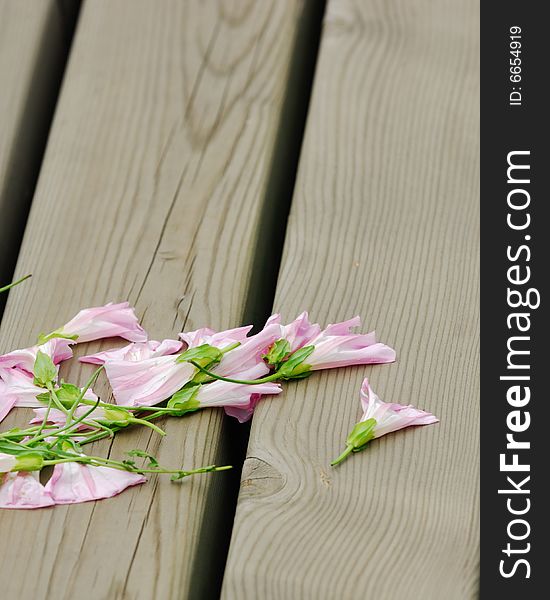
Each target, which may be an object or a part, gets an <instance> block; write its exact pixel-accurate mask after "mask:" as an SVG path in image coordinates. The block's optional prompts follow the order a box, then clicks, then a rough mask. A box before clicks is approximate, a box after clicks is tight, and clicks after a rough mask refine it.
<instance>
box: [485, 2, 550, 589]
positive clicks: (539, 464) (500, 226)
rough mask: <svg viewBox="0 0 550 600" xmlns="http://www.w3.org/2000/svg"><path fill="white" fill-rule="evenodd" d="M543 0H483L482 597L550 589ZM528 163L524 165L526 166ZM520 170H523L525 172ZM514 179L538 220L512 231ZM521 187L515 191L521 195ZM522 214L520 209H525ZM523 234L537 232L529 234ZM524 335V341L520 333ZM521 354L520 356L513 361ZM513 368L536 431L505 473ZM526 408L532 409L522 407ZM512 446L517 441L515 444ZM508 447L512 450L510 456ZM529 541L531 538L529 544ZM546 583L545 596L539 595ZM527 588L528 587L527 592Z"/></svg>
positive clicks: (549, 139) (547, 37)
mask: <svg viewBox="0 0 550 600" xmlns="http://www.w3.org/2000/svg"><path fill="white" fill-rule="evenodd" d="M543 8H545V5H544V3H540V2H524V1H520V0H516V1H515V2H514V1H510V0H501V1H500V2H488V1H486V2H482V5H481V585H480V590H481V598H499V599H501V600H506V599H508V598H514V599H517V598H524V599H527V598H540V597H548V595H549V594H550V592H548V586H547V585H546V575H547V573H550V564H548V560H547V557H548V556H549V555H550V550H549V549H548V548H547V547H546V544H545V542H546V536H547V534H548V531H549V528H548V522H549V517H548V514H549V513H550V493H549V491H548V490H549V487H550V485H549V484H550V469H549V468H548V459H547V456H548V455H549V454H550V445H549V444H548V443H545V442H548V441H550V428H549V425H550V419H549V412H550V411H549V408H548V407H549V398H548V392H547V389H546V386H545V382H546V378H547V373H548V372H550V363H547V359H548V358H549V357H550V352H549V351H548V345H547V340H548V338H550V331H549V328H548V326H547V322H546V319H545V317H544V313H545V312H546V302H547V299H548V295H547V293H546V291H547V287H548V284H547V281H548V278H549V273H550V247H549V246H550V245H549V243H548V239H549V237H550V233H548V232H547V231H546V229H547V227H546V223H545V217H546V214H547V212H548V211H546V210H545V208H546V206H547V205H548V203H549V202H550V194H549V191H548V187H549V185H548V183H547V178H550V152H549V145H550V136H549V133H550V132H549V129H550V128H549V119H548V106H549V105H550V94H548V93H547V91H546V90H548V89H549V88H550V86H549V84H548V82H549V80H550V78H549V73H550V69H549V64H548V59H549V58H550V50H549V48H550V46H549V45H548V42H549V41H550V28H549V27H548V25H547V23H546V19H545V18H544V16H543V12H545V11H543ZM513 26H517V27H520V28H521V42H522V46H521V67H522V72H521V82H511V81H510V75H511V73H510V66H511V65H510V62H509V61H510V59H511V58H512V59H513V58H514V56H512V55H511V54H510V46H509V43H510V37H509V36H510V28H511V27H513ZM513 87H516V88H521V90H516V91H521V94H522V103H521V106H510V103H509V102H510V101H509V96H510V93H511V92H512V91H513V89H512V88H513ZM512 151H529V152H530V154H529V156H527V157H525V156H524V157H522V159H521V160H520V159H515V160H516V162H523V163H524V164H526V163H527V162H528V163H529V164H530V170H529V171H528V173H529V175H528V177H529V179H530V183H529V184H526V185H523V184H517V185H516V184H509V183H508V182H507V167H508V162H507V156H508V153H509V152H512ZM523 172H524V173H525V171H523ZM518 175H519V172H518ZM513 188H523V189H525V190H527V191H528V193H529V195H530V205H529V207H528V208H527V209H526V210H525V211H524V212H525V213H527V212H528V213H529V215H530V218H531V225H530V227H529V229H528V230H524V231H514V230H512V229H510V228H509V226H508V225H507V214H508V213H509V212H513V211H510V209H509V207H508V206H507V195H508V193H509V192H510V191H511V190H512V189H513ZM519 197H520V196H519V195H518V196H517V199H518V200H519ZM518 218H519V217H518ZM525 235H529V236H530V237H531V239H530V240H526V239H525ZM522 244H527V245H528V246H529V247H530V252H531V256H530V260H529V261H528V262H527V261H526V257H527V251H526V250H525V251H524V252H522V254H521V257H522V258H521V259H519V260H518V261H517V262H512V261H510V260H508V257H507V248H508V246H510V247H511V248H512V250H511V254H512V255H515V250H517V249H518V248H519V246H521V245H522ZM520 263H521V265H522V273H524V272H525V271H524V267H525V266H529V268H530V270H531V278H530V281H529V282H528V283H527V284H526V285H523V286H510V284H509V282H508V279H507V271H508V269H509V268H510V266H513V265H515V264H520ZM509 286H510V287H512V288H515V289H521V288H523V290H524V292H526V290H527V289H528V288H530V287H532V288H536V289H538V290H539V292H540V295H541V304H540V307H539V308H537V309H531V308H529V307H525V308H522V309H521V312H526V313H530V314H529V318H530V321H531V328H530V331H529V332H524V333H523V335H525V336H529V337H530V340H529V341H528V342H526V343H525V344H524V348H523V349H528V350H529V351H530V354H529V355H523V356H522V359H523V362H524V363H526V364H529V365H530V368H529V369H528V370H523V371H520V370H509V369H507V355H508V349H507V342H508V340H509V337H510V336H513V335H522V334H518V332H517V330H516V329H515V328H512V329H509V328H508V324H507V317H508V315H509V314H510V313H513V312H519V311H520V309H513V308H510V307H509V306H508V303H507V288H508V287H509ZM522 343H523V342H522ZM516 362H517V361H516ZM510 374H522V375H529V376H530V381H528V382H522V383H524V384H525V385H528V386H529V388H530V392H531V398H530V401H529V403H528V405H526V406H525V407H524V408H523V410H524V411H528V412H529V415H530V419H531V422H530V426H529V428H528V429H527V431H525V432H524V433H521V434H519V433H518V434H516V438H517V439H518V440H523V441H529V442H530V448H529V449H528V450H527V449H525V450H519V451H516V452H517V453H518V457H519V461H520V462H521V463H524V462H525V463H526V464H529V465H530V471H529V472H527V473H521V472H518V473H503V472H501V471H500V465H499V461H500V454H501V453H504V452H506V451H507V450H506V443H507V440H506V434H507V433H509V429H508V425H507V417H508V415H509V414H510V412H511V411H512V410H514V407H512V406H510V405H509V403H508V402H507V398H506V393H507V390H508V388H509V386H510V385H513V384H514V383H513V382H511V381H501V380H500V377H501V376H503V375H510ZM522 418H526V417H525V415H523V416H522ZM508 453H509V455H510V454H512V453H514V451H511V450H508ZM510 460H511V457H510V456H509V458H508V462H510ZM507 475H510V476H511V477H512V478H513V479H514V480H515V481H516V482H520V481H521V480H522V479H523V478H524V477H526V476H530V480H529V482H528V483H527V484H526V485H523V486H522V488H523V489H529V490H530V493H529V494H515V495H506V494H499V493H498V490H499V489H510V488H511V487H512V486H511V485H510V484H509V483H508V482H507ZM508 498H512V500H511V502H512V508H516V509H522V508H524V507H525V506H526V505H527V502H526V499H527V498H529V500H530V509H529V511H528V512H527V513H526V514H525V515H523V516H519V515H518V516H514V515H512V514H510V512H509V511H508V508H507V500H508ZM514 518H520V519H521V518H523V519H525V520H526V521H528V523H529V526H530V533H529V535H528V537H527V538H526V539H525V540H513V539H510V537H509V535H508V531H507V528H508V526H509V523H510V522H511V521H512V520H513V519H514ZM522 529H523V533H524V532H525V531H526V530H527V529H526V528H525V527H524V526H522V525H521V524H516V525H512V529H511V531H512V533H513V534H514V535H517V536H521V535H523V533H522ZM508 542H510V544H511V546H512V548H513V549H514V550H525V549H527V548H528V551H527V552H525V553H518V554H510V556H508V555H507V554H506V553H504V552H503V550H505V549H506V548H507V544H508ZM527 544H530V547H528V546H527ZM522 558H523V559H526V560H527V561H528V562H529V567H530V577H529V578H527V577H526V575H527V567H526V565H525V564H524V563H521V564H518V565H517V569H516V571H515V574H514V575H513V576H511V577H508V578H505V577H503V576H502V575H501V573H500V565H501V561H502V560H504V561H505V562H504V567H503V569H504V570H505V571H506V572H508V573H510V572H511V571H512V570H513V567H514V564H515V561H516V560H520V559H522ZM541 593H542V596H541V595H540V594H541ZM520 594H521V595H520Z"/></svg>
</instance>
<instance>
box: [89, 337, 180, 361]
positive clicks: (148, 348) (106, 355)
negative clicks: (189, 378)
mask: <svg viewBox="0 0 550 600" xmlns="http://www.w3.org/2000/svg"><path fill="white" fill-rule="evenodd" d="M182 346H183V342H179V341H177V340H163V341H162V342H157V341H155V340H151V341H149V342H134V343H132V344H128V345H127V346H124V348H120V349H117V350H106V351H105V352H97V353H96V354H89V355H88V356H82V357H81V358H80V359H79V360H80V362H83V363H91V364H94V365H104V364H105V363H106V362H108V361H112V360H126V361H133V362H137V361H140V360H147V359H149V358H157V357H158V356H168V355H170V354H175V353H176V352H179V351H180V350H181V348H182Z"/></svg>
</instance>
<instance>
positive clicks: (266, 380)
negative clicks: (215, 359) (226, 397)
mask: <svg viewBox="0 0 550 600" xmlns="http://www.w3.org/2000/svg"><path fill="white" fill-rule="evenodd" d="M189 362H190V363H191V364H192V365H193V366H194V367H196V368H197V369H199V371H202V372H203V373H204V374H206V375H208V376H209V377H212V378H213V379H218V380H219V381H227V382H228V383H238V384H240V385H256V384H259V383H269V382H270V381H276V380H277V379H278V378H279V372H278V371H275V373H272V374H271V375H268V376H267V377H262V378H261V379H231V378H230V377H222V376H221V375H216V373H212V371H208V369H205V368H204V367H201V365H199V364H198V363H196V362H195V361H194V360H190V361H189Z"/></svg>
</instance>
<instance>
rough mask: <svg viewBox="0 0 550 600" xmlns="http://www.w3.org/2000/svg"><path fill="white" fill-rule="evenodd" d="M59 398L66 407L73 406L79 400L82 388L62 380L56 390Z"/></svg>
mask: <svg viewBox="0 0 550 600" xmlns="http://www.w3.org/2000/svg"><path fill="white" fill-rule="evenodd" d="M55 393H56V395H57V398H58V400H59V401H60V402H61V404H63V406H65V407H66V408H71V406H72V405H73V404H75V403H76V402H78V400H79V398H80V395H81V394H82V390H81V389H80V388H79V387H77V386H76V385H73V384H72V383H65V382H64V381H62V382H61V385H60V386H59V388H58V389H57V390H55Z"/></svg>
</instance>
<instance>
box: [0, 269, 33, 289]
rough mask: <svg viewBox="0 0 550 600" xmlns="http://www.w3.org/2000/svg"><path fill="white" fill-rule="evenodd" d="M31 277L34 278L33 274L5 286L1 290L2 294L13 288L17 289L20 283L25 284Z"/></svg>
mask: <svg viewBox="0 0 550 600" xmlns="http://www.w3.org/2000/svg"><path fill="white" fill-rule="evenodd" d="M29 277H32V274H31V273H29V274H28V275H25V277H21V279H18V280H17V281H14V282H12V283H10V284H8V285H5V286H4V287H1V288H0V294H1V293H2V292H7V291H8V290H11V288H13V287H15V286H16V285H19V284H20V283H23V282H24V281H26V280H27V279H29Z"/></svg>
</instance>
